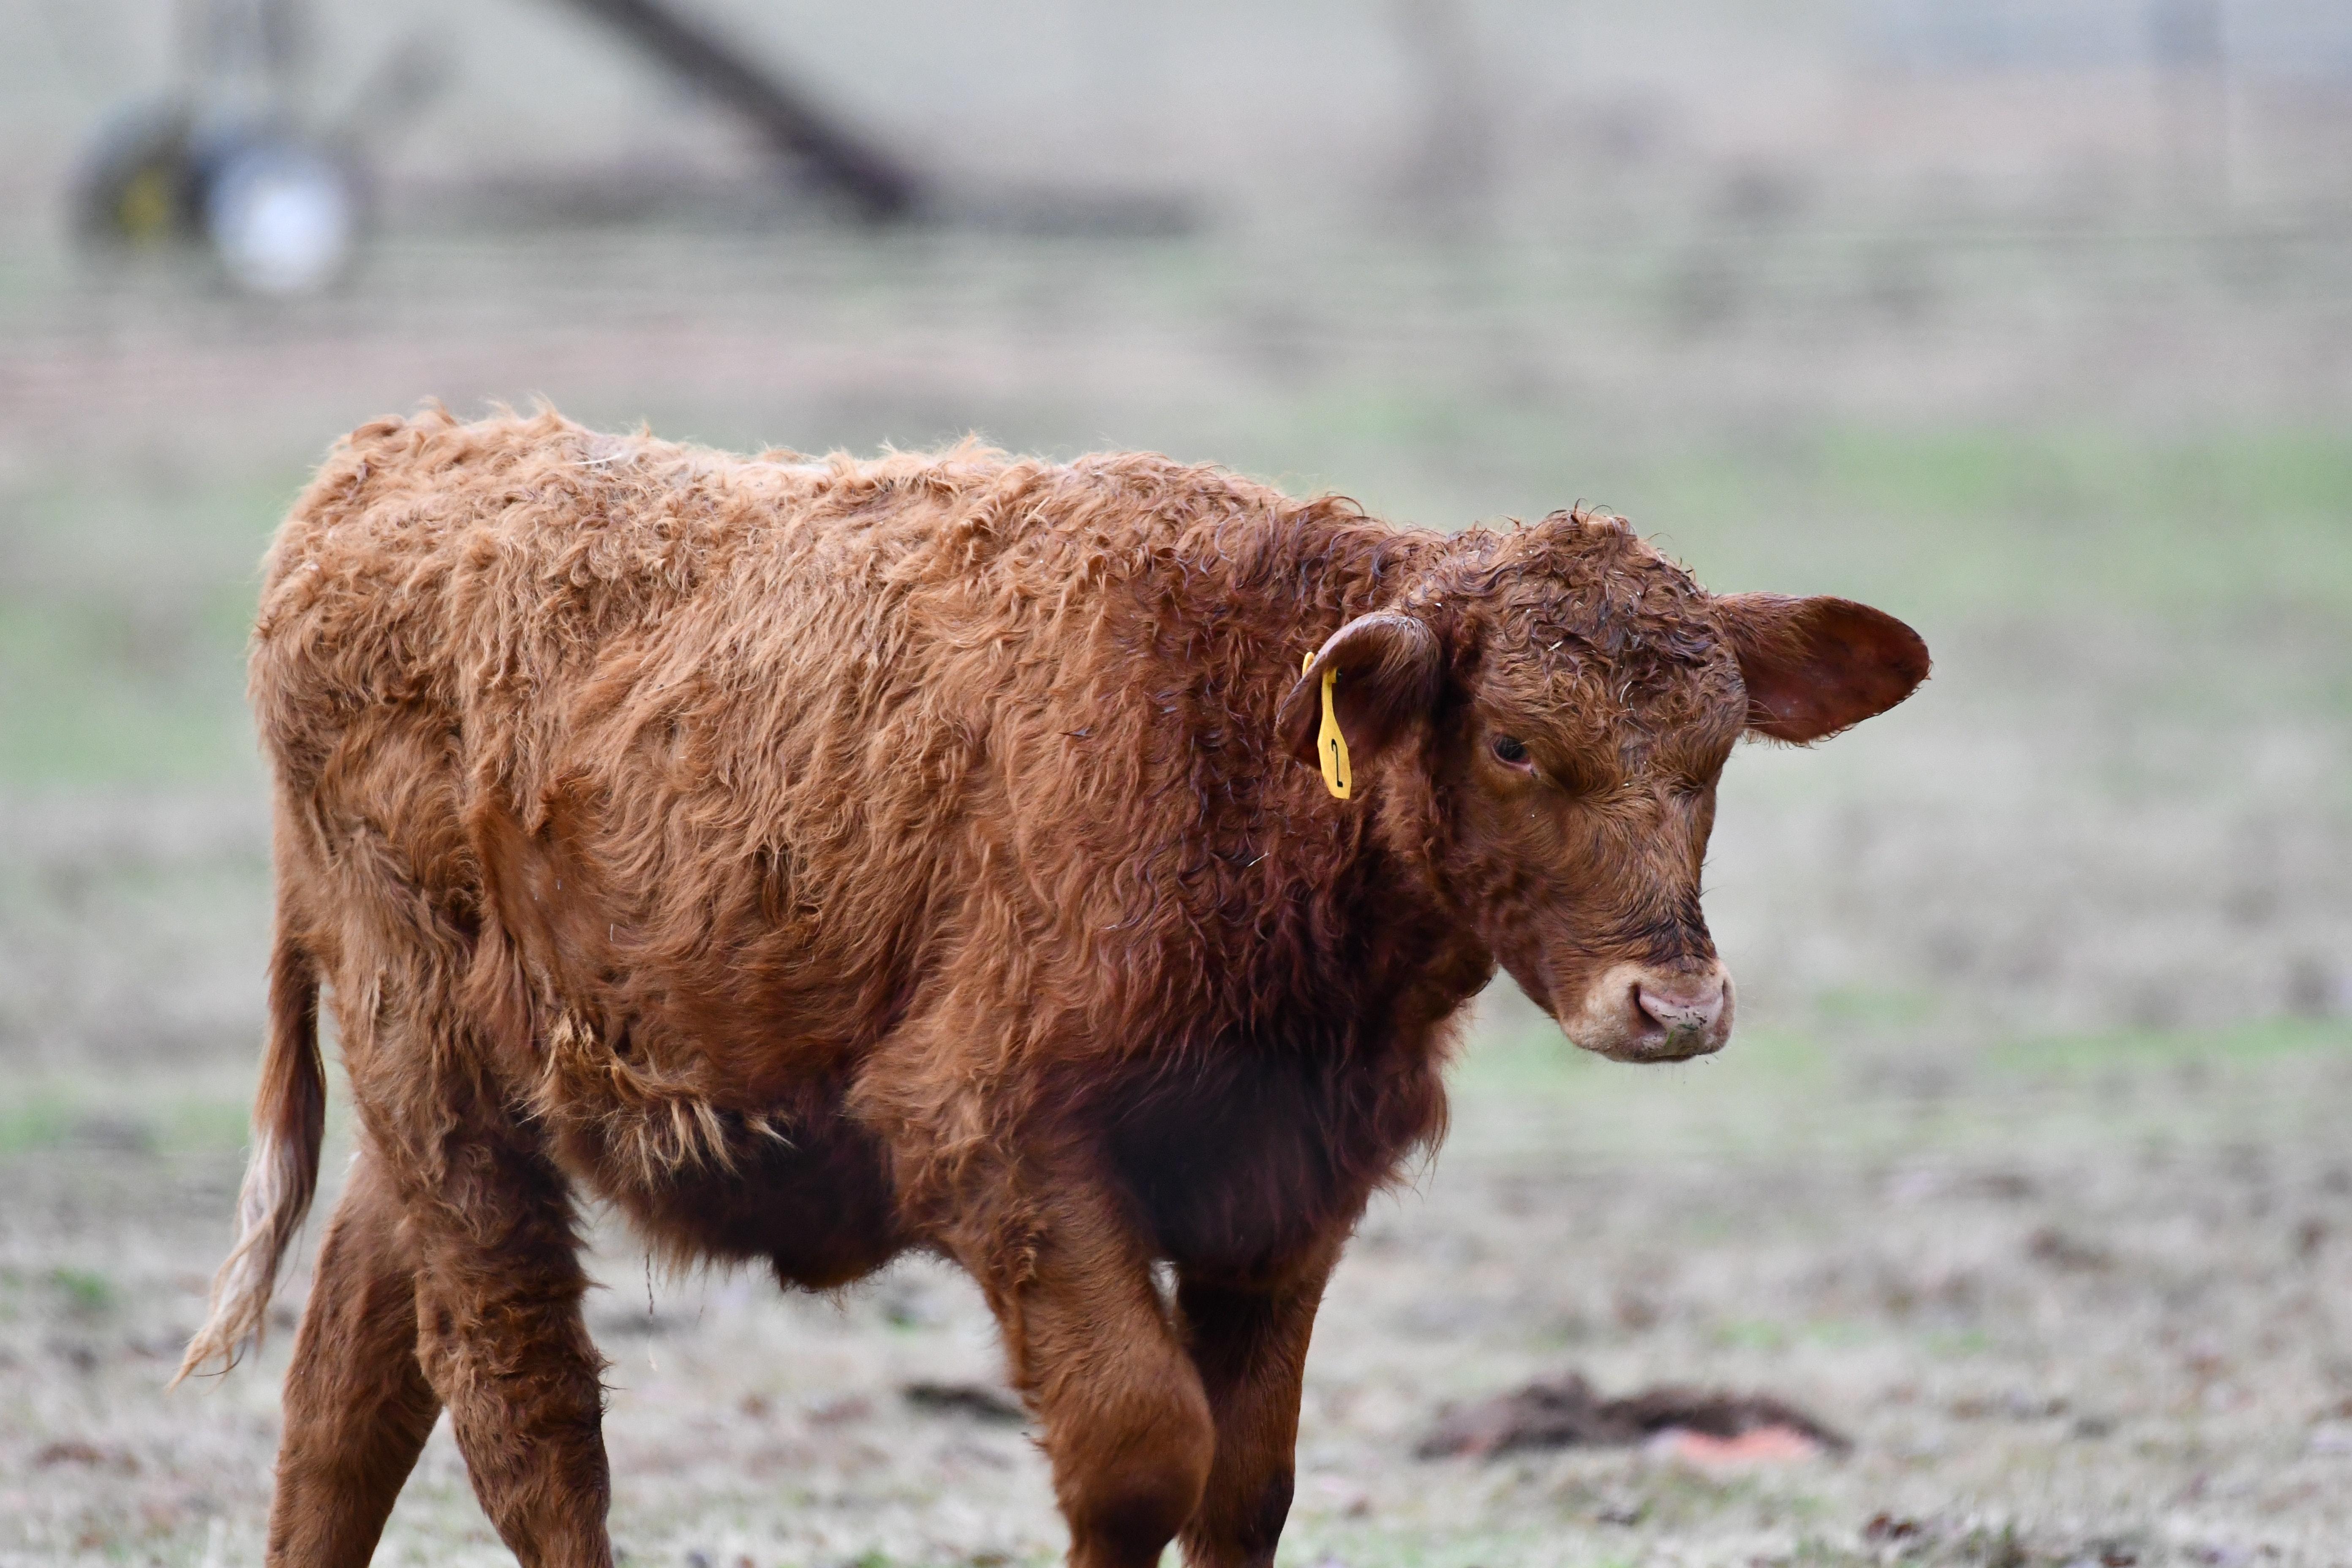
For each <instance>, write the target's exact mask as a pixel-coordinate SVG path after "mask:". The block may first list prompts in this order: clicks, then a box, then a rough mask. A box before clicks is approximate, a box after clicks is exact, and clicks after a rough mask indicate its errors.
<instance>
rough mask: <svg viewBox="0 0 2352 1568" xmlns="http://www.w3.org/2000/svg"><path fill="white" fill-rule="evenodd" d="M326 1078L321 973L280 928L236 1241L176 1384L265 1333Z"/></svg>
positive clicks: (224, 1362)
mask: <svg viewBox="0 0 2352 1568" xmlns="http://www.w3.org/2000/svg"><path fill="white" fill-rule="evenodd" d="M326 1111H327V1079H326V1068H325V1064H323V1063H322V1062H320V1059H319V982H318V975H317V972H316V971H315V970H314V969H313V968H312V966H311V963H310V955H309V954H307V953H305V952H302V951H301V949H300V948H299V947H298V946H296V945H295V944H294V942H292V941H291V940H290V939H289V937H287V936H286V935H285V934H284V933H283V932H282V931H281V932H280V934H279V936H278V945H277V948H276V951H275V952H272V954H271V955H270V965H269V1043H268V1047H267V1049H266V1050H265V1052H264V1053H263V1056H262V1063H261V1083H260V1085H259V1087H258V1088H257V1089H256V1090H255V1091H254V1099H253V1134H254V1142H253V1154H252V1157H251V1158H250V1160H248V1161H247V1164H246V1167H245V1184H244V1186H243V1187H242V1188H240V1189H239V1191H238V1193H237V1199H236V1247H234V1248H232V1249H231V1250H230V1252H229V1255H228V1260H227V1261H226V1262H225V1263H223V1264H222V1265H221V1267H220V1272H219V1273H217V1274H215V1276H213V1294H212V1305H211V1308H210V1309H209V1310H208V1311H207V1312H206V1314H205V1326H204V1327H203V1328H201V1329H199V1330H197V1331H196V1337H195V1338H194V1340H192V1341H190V1342H189V1343H188V1353H187V1355H186V1356H185V1357H184V1358H183V1359H182V1361H181V1363H180V1370H179V1371H178V1372H177V1373H174V1374H173V1378H172V1386H173V1387H174V1388H177V1387H178V1386H179V1385H180V1384H181V1382H182V1381H183V1380H184V1379H185V1378H187V1377H189V1376H190V1375H192V1374H194V1373H200V1372H202V1371H204V1370H205V1368H206V1367H208V1366H210V1365H211V1364H212V1363H215V1362H218V1363H220V1370H221V1371H222V1372H226V1371H227V1370H228V1369H229V1368H231V1367H233V1366H235V1365H236V1363H237V1358H238V1357H240V1356H241V1355H243V1354H244V1353H245V1352H246V1351H247V1349H249V1348H251V1347H252V1346H253V1345H255V1344H257V1343H259V1342H260V1340H261V1331H262V1329H263V1327H264V1326H265V1325H266V1324H267V1322H268V1315H269V1297H270V1292H271V1291H272V1290H273V1289H275V1288H276V1286H277V1283H278V1263H279V1261H280V1260H281V1259H283V1258H285V1256H286V1248H287V1247H289V1246H290V1245H291V1244H292V1242H293V1240H294V1237H295V1235H296V1233H297V1232H299V1230H300V1229H301V1228H302V1217H303V1215H306V1214H308V1213H309V1212H310V1195H311V1194H312V1193H314V1192H315V1191H317V1189H318V1185H319V1142H320V1136H321V1134H322V1133H323V1132H324V1131H325V1127H326Z"/></svg>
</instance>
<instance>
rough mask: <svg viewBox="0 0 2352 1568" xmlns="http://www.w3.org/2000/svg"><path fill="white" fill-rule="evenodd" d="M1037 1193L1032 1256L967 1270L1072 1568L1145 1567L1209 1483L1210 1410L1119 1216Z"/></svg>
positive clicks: (1096, 1202) (1073, 1188)
mask: <svg viewBox="0 0 2352 1568" xmlns="http://www.w3.org/2000/svg"><path fill="white" fill-rule="evenodd" d="M1041 1187H1042V1189H1043V1190H1045V1191H1048V1192H1050V1193H1052V1194H1053V1195H1052V1197H1051V1198H1050V1199H1048V1200H1047V1202H1048V1205H1049V1206H1048V1208H1047V1210H1046V1212H1045V1214H1044V1215H1043V1216H1042V1218H1040V1216H1034V1215H1031V1216H1027V1219H1028V1223H1024V1226H1023V1227H1022V1228H1023V1229H1024V1231H1026V1232H1027V1233H1028V1237H1029V1242H1028V1245H1026V1246H1022V1247H994V1246H990V1247H982V1248H978V1249H975V1251H974V1253H973V1255H972V1256H971V1259H970V1260H971V1262H972V1263H973V1264H975V1265H977V1267H974V1268H973V1272H974V1273H975V1274H976V1275H977V1276H979V1278H980V1279H981V1283H982V1288H983V1289H985V1290H986V1291H987V1292H988V1296H989V1300H990V1303H991V1305H992V1306H993V1307H994V1308H995V1310H996V1314H997V1319H998V1321H999V1322H1000V1323H1001V1324H1002V1325H1003V1331H1004V1342H1005V1349H1006V1352H1007V1355H1008V1357H1009V1358H1010V1360H1011V1362H1012V1370H1013V1381H1014V1383H1015V1384H1016V1385H1017V1386H1018V1387H1019V1388H1020V1389H1021V1391H1022V1392H1023V1394H1025V1395H1026V1396H1027V1397H1028V1398H1029V1400H1030V1401H1031V1403H1032V1405H1034V1408H1035V1410H1036V1413H1037V1416H1038V1421H1039V1424H1040V1425H1041V1426H1043V1428H1044V1434H1045V1444H1044V1446H1045V1454H1046V1458H1048V1460H1049V1461H1050V1462H1051V1463H1052V1466H1053V1470H1054V1492H1055V1498H1056V1499H1057V1500H1059V1501H1060V1503H1061V1507H1062V1514H1063V1517H1064V1518H1065V1519H1066V1520H1067V1521H1069V1526H1070V1563H1071V1568H1152V1565H1153V1564H1154V1563H1158V1562H1159V1560H1160V1552H1161V1551H1162V1549H1164V1548H1165V1547H1166V1546H1167V1544H1168V1542H1170V1541H1171V1540H1173V1539H1174V1538H1175V1536H1176V1533H1177V1532H1178V1531H1180V1530H1182V1529H1183V1528H1184V1525H1185V1521H1188V1520H1189V1519H1191V1518H1192V1515H1193V1513H1194V1512H1195V1511H1196V1510H1198V1509H1199V1507H1200V1503H1201V1497H1202V1489H1203V1488H1204V1487H1205V1486H1206V1485H1207V1482H1208V1478H1209V1472H1210V1467H1211V1459H1212V1454H1213V1448H1214V1445H1215V1440H1216V1439H1215V1432H1214V1428H1213V1425H1212V1423H1211V1420H1210V1415H1209V1403H1208V1399H1207V1397H1206V1396H1205V1395H1204V1394H1203V1393H1202V1387H1201V1377H1200V1373H1198V1372H1197V1371H1196V1370H1195V1369H1194V1366H1193V1363H1192V1358H1191V1357H1190V1356H1189V1355H1187V1354H1186V1353H1185V1350H1184V1345H1183V1342H1182V1339H1181V1335H1180V1333H1179V1331H1178V1329H1177V1326H1176V1324H1175V1323H1173V1322H1172V1321H1171V1319H1170V1315H1169V1311H1168V1308H1167V1306H1166V1304H1165V1303H1164V1302H1162V1301H1161V1300H1160V1293H1159V1290H1158V1289H1157V1288H1156V1287H1155V1285H1154V1283H1153V1280H1152V1278H1151V1259H1150V1256H1149V1255H1148V1254H1147V1253H1146V1252H1145V1251H1144V1250H1143V1248H1142V1247H1141V1246H1140V1245H1139V1242H1138V1239H1137V1238H1136V1237H1134V1236H1133V1235H1131V1234H1130V1233H1129V1229H1128V1227H1127V1226H1126V1225H1125V1224H1124V1223H1123V1221H1122V1218H1121V1216H1120V1214H1119V1208H1118V1204H1117V1203H1116V1202H1115V1201H1114V1200H1113V1199H1112V1198H1110V1196H1109V1195H1108V1194H1105V1193H1102V1192H1100V1191H1098V1190H1093V1189H1090V1188H1087V1187H1086V1186H1084V1185H1082V1184H1060V1183H1055V1184H1041ZM1010 1259H1018V1260H1019V1261H1018V1263H1017V1264H1012V1263H1009V1262H1008V1260H1010ZM1008 1268H1017V1272H1007V1270H1008Z"/></svg>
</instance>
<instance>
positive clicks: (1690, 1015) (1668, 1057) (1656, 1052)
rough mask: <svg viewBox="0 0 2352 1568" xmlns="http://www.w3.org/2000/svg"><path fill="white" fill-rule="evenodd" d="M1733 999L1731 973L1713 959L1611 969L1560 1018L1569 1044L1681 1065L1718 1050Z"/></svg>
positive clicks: (1616, 1055)
mask: <svg viewBox="0 0 2352 1568" xmlns="http://www.w3.org/2000/svg"><path fill="white" fill-rule="evenodd" d="M1736 996H1737V994H1736V992H1735V990H1734V988H1733V986H1732V984H1731V973H1730V971H1728V970H1727V969H1726V968H1724V966H1723V965H1722V964H1721V963H1719V962H1716V961H1713V960H1710V961H1709V962H1708V963H1706V965H1705V966H1704V967H1702V968H1696V969H1683V968H1675V969H1662V968H1656V967H1654V966H1652V965H1649V964H1643V963H1617V964H1612V965H1611V966H1610V967H1609V968H1607V969H1605V970H1603V971H1602V972H1601V973H1600V974H1599V975H1598V976H1597V977H1595V978H1594V980H1593V982H1592V984H1590V985H1588V986H1587V987H1586V988H1585V992H1584V995H1583V998H1582V999H1581V1001H1580V1002H1579V1004H1578V1005H1577V1006H1576V1008H1575V1010H1574V1011H1573V1012H1569V1011H1563V1012H1561V1013H1560V1014H1559V1026H1560V1029H1561V1031H1562V1032H1563V1033H1565V1034H1566V1035H1567V1036H1568V1037H1569V1039H1570V1041H1572V1042H1573V1043H1575V1044H1576V1045H1578V1046H1580V1047H1583V1048H1584V1049H1586V1050H1588V1051H1592V1052H1595V1053H1597V1054H1599V1055H1601V1056H1604V1057H1607V1058H1611V1059H1612V1060H1613V1061H1621V1062H1678V1061H1685V1060H1687V1059H1689V1058H1692V1057H1703V1056H1706V1055H1707V1054H1708V1053H1710V1052H1712V1051H1718V1050H1721V1049H1722V1048H1723V1043H1724V1042H1725V1041H1726V1040H1727V1039H1729V1038H1730V1037H1731V1020H1732V1013H1733V1011H1734V1005H1735V1002H1736Z"/></svg>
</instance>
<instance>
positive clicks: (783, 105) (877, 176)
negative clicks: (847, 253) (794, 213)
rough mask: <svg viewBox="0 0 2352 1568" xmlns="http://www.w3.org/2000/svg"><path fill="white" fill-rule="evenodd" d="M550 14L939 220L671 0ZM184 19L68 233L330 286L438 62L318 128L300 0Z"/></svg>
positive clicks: (888, 214) (257, 282)
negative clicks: (166, 77) (150, 92)
mask: <svg viewBox="0 0 2352 1568" xmlns="http://www.w3.org/2000/svg"><path fill="white" fill-rule="evenodd" d="M560 3H561V4H562V5H563V6H565V7H566V8H567V9H569V10H570V11H571V12H572V13H573V14H574V15H575V16H579V17H582V18H584V19H588V20H591V21H593V22H594V23H596V24H598V25H600V26H604V27H605V28H607V29H609V30H610V32H611V33H612V34H613V35H614V37H617V38H618V39H620V40H621V41H623V42H624V43H625V44H626V45H627V46H628V47H631V48H632V49H633V50H635V52H636V53H637V54H639V55H640V56H642V57H643V58H646V59H647V60H648V61H649V62H651V63H654V64H656V65H658V66H660V67H661V68H665V69H667V70H668V71H669V72H671V73H673V74H674V75H675V76H676V77H677V78H678V79H682V80H683V81H684V82H685V83H687V84H688V86H690V87H691V88H692V89H695V90H696V91H697V92H698V93H699V94H700V95H701V96H702V97H704V98H705V99H707V100H709V101H711V102H712V103H714V104H715V105H717V106H718V107H719V108H720V109H722V110H726V111H728V112H730V113H731V114H733V115H734V116H736V117H737V118H738V119H740V121H743V122H744V123H745V124H746V125H748V126H749V127H750V128H751V129H752V130H753V131H754V132H756V133H757V134H758V135H759V136H760V138H761V140H762V141H764V142H766V143H767V144H768V145H769V146H770V147H771V148H772V149H773V150H774V151H775V152H776V153H778V154H779V155H780V157H781V159H782V162H783V164H784V166H785V167H786V168H787V169H788V170H789V171H790V172H791V174H793V176H795V177H796V178H798V179H799V180H801V181H802V182H803V183H805V184H808V185H811V186H814V187H816V188H818V189H820V190H822V191H824V193H826V194H828V195H831V196H833V197H835V198H836V199H837V200H838V202H839V204H840V205H842V206H844V207H845V208H846V209H847V210H848V211H849V212H851V213H853V214H855V215H856V216H857V217H859V218H860V219H863V220H865V221H866V222H871V223H888V222H894V221H900V220H906V219H910V218H917V217H938V216H947V215H946V213H945V209H944V208H943V206H942V205H941V203H940V200H939V192H938V190H937V188H936V186H935V184H934V183H933V182H931V181H929V180H927V179H926V178H924V177H923V176H922V175H921V174H918V173H917V172H916V171H915V170H914V169H913V168H912V167H911V166H909V165H908V163H904V162H902V161H900V160H899V159H898V157H897V156H895V155H894V154H893V153H890V152H888V151H887V150H886V149H885V148H883V147H882V146H881V145H880V144H878V143H877V142H874V141H872V140H870V139H869V138H867V137H866V135H865V134H864V133H863V132H860V131H858V130H856V128H854V127H853V126H851V125H850V124H849V123H848V122H847V121H845V119H843V118H842V117H841V116H839V115H838V114H836V113H835V112H834V111H833V110H829V109H827V108H824V107H823V106H822V105H820V103H819V102H818V101H817V100H816V99H815V98H814V96H813V95H812V94H810V93H809V92H808V91H807V89H804V88H803V86H802V85H801V84H800V83H798V82H797V81H795V80H794V79H792V78H791V77H790V76H789V75H788V74H786V73H785V72H783V71H782V70H780V69H778V68H776V67H775V66H774V65H773V64H772V62H770V61H767V60H764V59H761V58H758V57H757V56H755V55H754V54H753V53H751V51H749V50H747V49H745V48H744V47H741V46H740V44H739V43H738V42H736V41H735V40H734V39H731V38H730V37H726V36H725V35H723V34H721V33H719V32H718V31H716V30H714V29H712V28H710V27H709V26H706V25H705V24H703V23H702V22H701V21H699V20H698V19H696V18H695V17H693V16H689V15H688V13H687V12H686V11H684V10H682V9H681V8H680V7H679V6H677V5H675V4H673V3H671V0H560ZM182 23H183V26H182V48H183V53H184V68H183V77H184V85H183V86H182V87H181V88H180V89H178V90H177V91H175V92H174V93H173V94H172V95H170V96H169V97H167V98H165V99H164V100H161V101H159V102H153V103H149V104H146V105H143V106H141V107H139V108H137V109H134V110H130V111H127V112H125V113H123V114H121V115H120V116H119V117H118V118H117V119H116V120H115V121H113V122H112V123H110V125H109V126H108V127H106V128H105V129H104V130H103V131H102V132H100V135H99V136H98V137H97V138H96V139H95V141H94V142H93V144H92V146H91V148H90V150H89V153H88V155H87V156H86V157H85V159H84V161H83V164H82V167H81V170H80V173H79V175H78V177H77V179H76V182H75V184H74V189H73V193H72V199H73V204H74V217H75V220H76V228H77V230H78V232H79V234H80V235H81V236H82V237H83V238H84V239H85V240H87V241H88V242H89V243H90V244H92V245H93V246H94V247H100V248H112V249H163V248H167V247H168V248H179V249H189V248H194V249H196V250H199V251H203V252H208V253H209V254H210V255H211V257H212V258H214V259H215V261H216V262H217V264H218V266H219V268H220V269H221V271H222V272H223V274H224V275H225V276H226V278H227V279H229V280H230V281H231V282H232V283H234V284H235V285H236V286H237V287H238V288H240V289H245V290H247V291H248V292H252V293H257V294H281V295H284V294H299V293H306V292H310V291H312V290H315V289H320V288H323V287H325V286H326V285H328V284H329V283H331V282H332V281H333V280H334V279H336V278H338V277H340V276H341V274H342V273H343V272H344V270H345V269H346V268H348V267H349V265H350V264H351V262H352V258H353V257H354V256H355V254H356V252H357V249H358V247H359V245H360V242H361V240H362V236H363V234H364V231H365V227H366V220H367V216H368V208H369V200H368V197H369V181H368V174H367V168H368V153H369V151H370V149H371V147H372V146H373V145H375V144H377V143H380V142H381V141H382V140H383V139H384V138H385V137H386V136H387V135H388V134H389V133H390V132H392V131H394V129H396V128H397V127H398V125H400V124H401V123H402V122H404V121H407V120H409V119H412V118H414V116H415V113H416V111H417V110H420V109H421V108H422V106H423V105H424V104H425V102H426V101H427V100H430V99H431V98H432V97H434V96H435V95H436V93H437V92H438V91H439V90H440V89H441V86H442V84H443V82H444V80H445V79H446V75H447V71H446V59H445V58H444V57H443V56H442V55H441V54H440V53H439V52H438V50H437V49H436V48H435V47H432V46H430V45H427V44H426V43H425V42H423V41H422V40H418V41H415V42H413V43H412V44H410V45H408V46H406V47H403V48H400V49H396V50H394V52H393V53H392V54H391V55H390V56H389V57H387V58H385V59H384V60H383V61H382V62H381V63H380V64H379V65H378V66H377V68H375V69H374V71H373V73H372V74H371V75H370V76H369V77H368V78H367V79H365V81H364V82H363V83H362V86H361V88H360V89H359V90H358V91H357V93H356V94H355V95H354V97H353V98H352V101H351V102H350V103H349V104H348V105H347V106H346V107H345V108H344V109H343V110H342V111H341V113H340V114H337V115H335V116H332V117H321V116H320V115H318V114H316V113H315V112H306V111H305V110H303V109H301V108H300V107H299V105H300V103H301V101H302V95H301V93H300V92H299V90H298V89H299V85H300V81H301V78H302V77H303V75H304V68H305V65H306V62H307V58H308V53H309V51H308V47H307V46H308V41H309V17H308V5H307V0H184V7H183V14H182ZM1046 205H1058V206H1059V208H1060V209H1061V210H1062V211H1063V213H1064V214H1065V216H1066V215H1067V214H1068V213H1069V212H1072V211H1076V210H1077V209H1079V208H1083V207H1088V206H1090V207H1091V209H1092V211H1091V215H1090V216H1091V218H1092V222H1091V224H1090V225H1089V226H1113V227H1128V228H1134V227H1144V228H1150V229H1155V230H1160V231H1165V230H1166V229H1168V228H1171V227H1181V226H1185V225H1186V223H1187V222H1188V219H1187V217H1186V216H1185V215H1184V214H1183V213H1182V212H1181V209H1180V208H1179V207H1178V206H1177V205H1173V204H1171V203H1168V202H1165V201H1158V202H1155V201H1152V200H1151V199H1150V198H1139V199H1127V200H1123V201H1122V200H1121V199H1119V198H1117V197H1113V198H1110V199H1108V200H1104V199H1101V198H1097V199H1095V200H1094V201H1092V202H1091V203H1087V202H1086V201H1084V200H1083V199H1080V200H1076V201H1073V200H1069V199H1065V200H1062V201H1060V202H1059V203H1058V204H1050V203H1049V204H1046ZM1036 210H1037V204H1034V202H1033V204H1032V212H1033V214H1034V212H1035V211H1036ZM959 211H960V212H961V213H963V214H966V215H969V213H970V212H971V208H969V207H968V206H967V207H964V208H961V209H959ZM1080 221H1086V219H1085V218H1084V217H1082V218H1081V219H1080Z"/></svg>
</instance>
